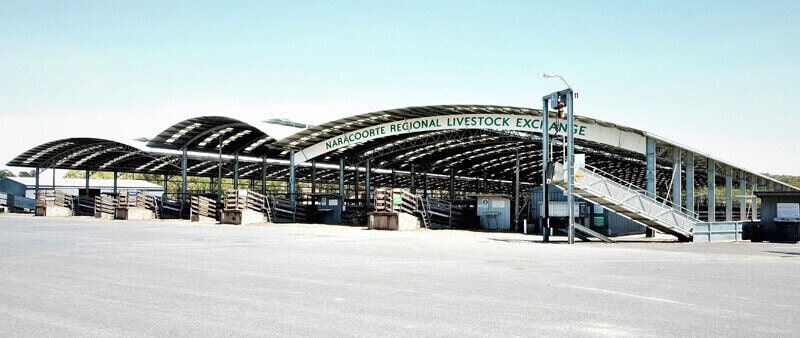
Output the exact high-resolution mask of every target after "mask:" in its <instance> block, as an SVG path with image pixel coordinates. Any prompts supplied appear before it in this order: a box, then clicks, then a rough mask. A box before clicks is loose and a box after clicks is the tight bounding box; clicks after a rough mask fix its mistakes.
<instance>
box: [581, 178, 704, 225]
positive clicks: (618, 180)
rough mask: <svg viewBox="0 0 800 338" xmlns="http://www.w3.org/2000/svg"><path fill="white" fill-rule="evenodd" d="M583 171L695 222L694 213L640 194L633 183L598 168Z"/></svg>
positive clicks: (659, 198) (660, 199)
mask: <svg viewBox="0 0 800 338" xmlns="http://www.w3.org/2000/svg"><path fill="white" fill-rule="evenodd" d="M576 169H581V168H576ZM583 169H591V171H589V172H590V173H597V174H598V175H599V176H600V177H601V178H604V179H606V180H608V181H609V182H611V183H613V184H616V185H617V186H620V187H622V188H624V189H626V190H628V191H631V192H633V193H636V194H641V195H644V197H645V198H647V199H650V200H652V201H653V202H655V203H656V204H660V205H661V206H663V207H665V208H670V209H672V210H675V211H678V212H680V213H682V214H684V215H685V216H687V217H690V218H693V219H695V220H696V219H697V213H695V212H694V211H691V210H689V209H686V208H684V207H683V206H678V207H677V208H676V207H675V203H673V202H672V201H670V200H668V199H665V198H663V197H661V196H658V195H652V196H651V195H650V194H642V193H641V192H640V191H641V189H638V188H639V187H638V186H636V185H634V184H633V183H630V182H627V181H625V180H623V179H621V178H619V177H616V176H614V175H612V174H610V173H608V172H605V171H603V170H601V169H599V168H596V167H593V166H590V165H585V167H584V168H583ZM585 171H588V170H585ZM632 187H636V188H637V189H633V188H632Z"/></svg>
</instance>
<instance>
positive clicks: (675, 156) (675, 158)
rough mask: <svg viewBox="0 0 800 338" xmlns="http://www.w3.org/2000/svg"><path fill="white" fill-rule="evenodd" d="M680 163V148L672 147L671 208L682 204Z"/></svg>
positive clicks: (676, 207) (678, 207)
mask: <svg viewBox="0 0 800 338" xmlns="http://www.w3.org/2000/svg"><path fill="white" fill-rule="evenodd" d="M681 167H682V165H681V149H680V148H678V147H673V148H672V204H673V208H675V209H678V210H680V209H681V207H682V206H683V201H682V200H683V191H681V190H682V189H681V187H682V186H683V182H682V181H683V177H682V175H681V173H682V170H681V169H682V168H681Z"/></svg>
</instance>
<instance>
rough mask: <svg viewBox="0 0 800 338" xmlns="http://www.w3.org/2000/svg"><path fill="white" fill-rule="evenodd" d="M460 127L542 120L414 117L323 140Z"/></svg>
mask: <svg viewBox="0 0 800 338" xmlns="http://www.w3.org/2000/svg"><path fill="white" fill-rule="evenodd" d="M574 127H575V129H574V130H575V135H580V136H585V135H586V126H584V125H579V124H575V126H574ZM449 128H453V129H462V128H491V129H513V130H526V129H530V130H541V129H542V120H541V119H539V118H530V117H523V116H520V117H497V116H490V115H487V116H464V117H439V118H430V119H414V120H410V121H403V122H396V123H391V124H388V125H387V124H382V125H379V126H375V127H372V128H367V129H362V130H358V131H354V132H351V133H347V134H344V135H342V136H339V137H337V138H334V139H330V140H328V141H326V142H325V148H326V149H332V148H337V147H340V146H342V145H346V144H348V143H353V142H362V141H366V140H368V139H371V138H374V137H381V136H386V135H392V134H400V133H410V132H416V131H425V130H433V129H449ZM549 130H550V131H557V132H565V133H566V132H567V124H566V123H565V122H552V123H550V128H549Z"/></svg>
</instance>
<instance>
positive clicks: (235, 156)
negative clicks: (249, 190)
mask: <svg viewBox="0 0 800 338" xmlns="http://www.w3.org/2000/svg"><path fill="white" fill-rule="evenodd" d="M233 190H239V152H238V151H237V152H235V153H233Z"/></svg>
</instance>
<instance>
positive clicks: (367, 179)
mask: <svg viewBox="0 0 800 338" xmlns="http://www.w3.org/2000/svg"><path fill="white" fill-rule="evenodd" d="M369 172H370V161H369V160H367V164H366V170H365V178H364V211H365V212H367V211H369V202H370V201H369V200H370V198H369V197H370V196H369V195H370V192H371V191H372V190H370V177H369Z"/></svg>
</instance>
